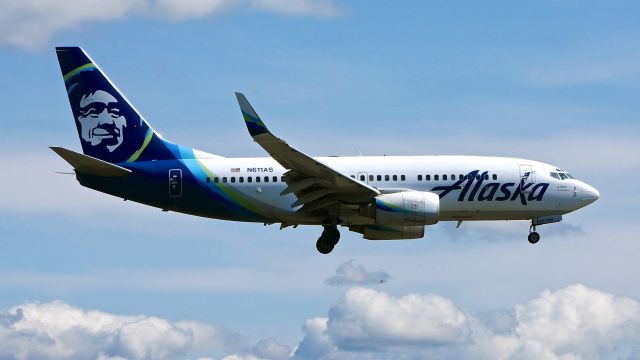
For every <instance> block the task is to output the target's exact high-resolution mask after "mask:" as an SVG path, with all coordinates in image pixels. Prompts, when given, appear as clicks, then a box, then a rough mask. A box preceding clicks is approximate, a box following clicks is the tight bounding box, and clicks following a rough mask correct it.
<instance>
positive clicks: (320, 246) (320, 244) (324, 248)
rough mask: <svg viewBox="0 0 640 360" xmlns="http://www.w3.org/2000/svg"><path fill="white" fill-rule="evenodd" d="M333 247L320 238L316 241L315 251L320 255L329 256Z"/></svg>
mask: <svg viewBox="0 0 640 360" xmlns="http://www.w3.org/2000/svg"><path fill="white" fill-rule="evenodd" d="M333 247H334V245H331V243H329V242H328V241H327V240H326V239H325V238H324V237H321V238H320V239H318V241H316V249H317V250H318V252H319V253H320V254H324V255H326V254H329V253H330V252H331V251H333Z"/></svg>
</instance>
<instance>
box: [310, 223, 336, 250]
mask: <svg viewBox="0 0 640 360" xmlns="http://www.w3.org/2000/svg"><path fill="white" fill-rule="evenodd" d="M338 241H340V231H338V227H337V226H335V225H326V226H325V227H324V230H323V231H322V235H320V238H319V239H318V241H316V249H317V250H318V252H319V253H321V254H328V253H330V252H331V251H333V248H334V247H335V246H336V244H337V243H338Z"/></svg>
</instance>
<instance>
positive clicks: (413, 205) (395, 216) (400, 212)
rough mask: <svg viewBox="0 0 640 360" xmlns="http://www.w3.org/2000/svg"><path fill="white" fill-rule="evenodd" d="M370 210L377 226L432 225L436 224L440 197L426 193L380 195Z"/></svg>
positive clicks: (374, 200) (407, 192)
mask: <svg viewBox="0 0 640 360" xmlns="http://www.w3.org/2000/svg"><path fill="white" fill-rule="evenodd" d="M370 209H372V210H373V211H372V212H373V214H372V215H373V217H374V219H375V221H376V224H378V225H433V224H435V223H437V222H438V218H439V213H440V197H439V196H438V195H436V194H434V193H432V192H426V191H401V192H397V193H391V194H382V195H378V196H376V197H375V198H374V199H373V202H372V204H371V206H370ZM420 237H422V236H420Z"/></svg>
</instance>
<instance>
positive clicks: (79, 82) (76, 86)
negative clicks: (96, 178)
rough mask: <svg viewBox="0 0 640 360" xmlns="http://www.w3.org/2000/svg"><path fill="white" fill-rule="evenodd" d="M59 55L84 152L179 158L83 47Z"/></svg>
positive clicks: (120, 158) (128, 158) (111, 157)
mask: <svg viewBox="0 0 640 360" xmlns="http://www.w3.org/2000/svg"><path fill="white" fill-rule="evenodd" d="M56 54H57V55H58V62H59V63H60V70H62V76H63V78H64V83H65V86H66V88H67V94H68V96H69V103H70V104H71V110H72V112H73V117H74V119H75V122H76V127H77V129H78V135H79V136H80V142H81V143H82V151H83V152H84V153H85V155H89V156H92V157H94V158H98V159H100V160H104V161H108V162H110V163H124V162H135V161H146V160H165V159H176V158H177V157H179V155H180V154H179V150H178V147H177V146H176V145H174V144H172V143H170V142H168V141H166V140H164V139H162V138H161V137H160V136H159V135H158V134H156V132H155V131H154V130H153V129H152V128H151V126H149V124H148V123H147V122H146V120H145V119H144V118H143V117H142V115H140V114H139V113H138V112H137V111H136V109H135V108H134V107H133V106H132V105H131V103H130V102H129V101H128V100H127V99H126V98H125V97H124V95H122V94H121V93H120V91H119V90H118V89H117V88H116V87H115V85H113V83H112V82H111V81H110V80H109V79H108V78H107V76H106V75H105V74H104V73H103V72H102V70H100V68H99V67H98V65H97V64H96V63H95V62H94V61H93V60H92V59H91V58H90V57H89V55H87V54H86V53H85V52H84V51H83V50H82V49H81V48H79V47H57V48H56Z"/></svg>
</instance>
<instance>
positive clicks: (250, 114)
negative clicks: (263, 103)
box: [236, 92, 269, 137]
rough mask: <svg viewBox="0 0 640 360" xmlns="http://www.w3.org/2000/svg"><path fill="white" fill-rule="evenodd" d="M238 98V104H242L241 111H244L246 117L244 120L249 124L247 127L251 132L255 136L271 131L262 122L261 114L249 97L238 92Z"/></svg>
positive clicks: (243, 114) (243, 115)
mask: <svg viewBox="0 0 640 360" xmlns="http://www.w3.org/2000/svg"><path fill="white" fill-rule="evenodd" d="M236 98H237V99H238V105H240V111H242V117H243V118H244V122H245V123H246V124H247V129H248V130H249V134H251V136H253V137H255V136H258V135H261V134H267V133H269V129H267V126H266V125H265V124H264V123H263V122H262V120H261V119H260V116H258V114H257V113H256V111H255V110H254V109H253V107H252V106H251V104H249V101H247V98H246V97H244V95H243V94H242V93H238V92H237V93H236Z"/></svg>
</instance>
